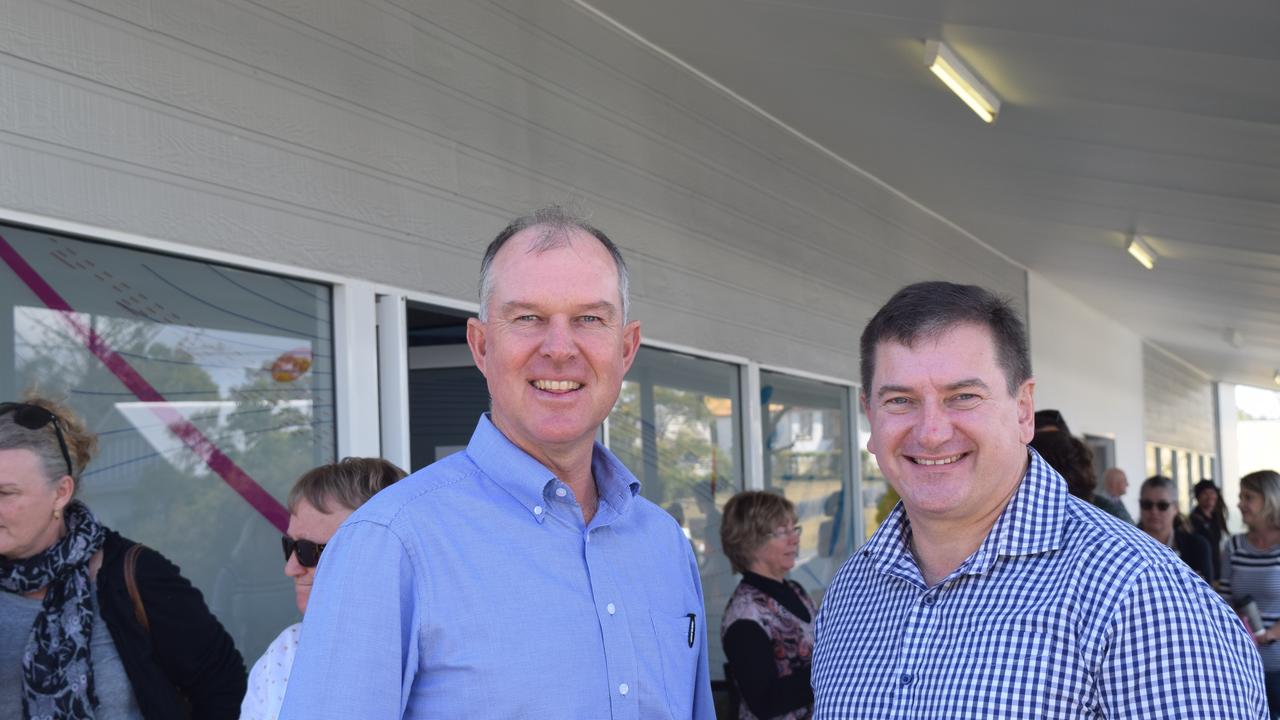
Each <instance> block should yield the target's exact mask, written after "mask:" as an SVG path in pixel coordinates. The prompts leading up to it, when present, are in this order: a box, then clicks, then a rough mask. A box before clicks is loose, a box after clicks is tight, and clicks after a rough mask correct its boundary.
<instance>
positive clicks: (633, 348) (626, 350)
mask: <svg viewBox="0 0 1280 720" xmlns="http://www.w3.org/2000/svg"><path fill="white" fill-rule="evenodd" d="M639 350H640V321H639V320H632V321H631V322H629V323H627V324H626V325H625V326H623V328H622V373H623V374H624V375H625V374H626V372H627V371H628V370H630V369H631V363H633V362H635V361H636V352H637V351H639Z"/></svg>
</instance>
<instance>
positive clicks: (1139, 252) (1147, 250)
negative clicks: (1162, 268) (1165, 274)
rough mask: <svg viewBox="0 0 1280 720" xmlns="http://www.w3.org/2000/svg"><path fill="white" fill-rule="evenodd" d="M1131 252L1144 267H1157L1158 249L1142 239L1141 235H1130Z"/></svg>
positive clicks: (1152, 268) (1149, 268)
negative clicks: (1152, 247)
mask: <svg viewBox="0 0 1280 720" xmlns="http://www.w3.org/2000/svg"><path fill="white" fill-rule="evenodd" d="M1129 254H1130V255H1132V256H1133V259H1134V260H1137V261H1138V262H1140V263H1142V267H1144V268H1146V269H1148V270H1154V269H1155V267H1156V251H1155V250H1152V249H1151V246H1150V245H1148V244H1147V242H1146V241H1145V240H1143V239H1142V236H1141V235H1130V236H1129Z"/></svg>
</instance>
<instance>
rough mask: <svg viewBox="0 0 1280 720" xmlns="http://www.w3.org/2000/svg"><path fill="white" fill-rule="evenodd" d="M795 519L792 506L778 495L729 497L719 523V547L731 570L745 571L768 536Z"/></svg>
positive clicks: (760, 492) (751, 492) (755, 492)
mask: <svg viewBox="0 0 1280 720" xmlns="http://www.w3.org/2000/svg"><path fill="white" fill-rule="evenodd" d="M795 516H796V508H795V506H794V505H792V504H791V501H790V500H788V499H786V498H785V497H783V496H782V495H779V494H777V493H772V492H766V491H764V490H746V491H744V492H740V493H738V494H737V495H734V496H733V497H731V498H729V502H727V503H725V505H724V514H723V516H722V517H721V521H720V548H721V549H722V550H724V554H725V557H727V558H729V565H730V566H732V567H733V571H734V572H737V573H740V572H744V571H745V570H746V569H747V567H748V566H749V565H751V563H752V562H754V560H755V553H756V551H757V550H759V549H760V548H761V547H762V546H763V545H764V544H765V543H766V542H768V541H769V533H771V532H773V531H774V530H775V529H777V527H778V526H779V525H781V524H784V523H786V522H788V521H789V520H791V519H794V518H795Z"/></svg>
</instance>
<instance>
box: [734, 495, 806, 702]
mask: <svg viewBox="0 0 1280 720" xmlns="http://www.w3.org/2000/svg"><path fill="white" fill-rule="evenodd" d="M720 545H721V547H722V548H724V554H725V555H726V556H728V558H729V562H730V564H731V565H732V566H733V570H734V572H740V573H742V582H740V583H738V587H737V589H735V590H734V591H733V595H731V596H730V597H729V604H728V607H726V608H725V611H724V618H723V619H722V621H721V623H720V642H721V644H722V645H723V646H724V655H725V658H726V659H727V660H728V670H729V672H730V674H731V675H732V681H733V684H734V686H735V688H736V689H737V691H738V694H739V695H740V696H741V698H742V702H741V704H740V705H739V706H738V717H739V718H742V719H743V720H748V719H750V720H756V718H779V719H785V720H798V719H799V718H807V717H809V716H810V715H812V714H813V689H812V688H811V687H810V683H809V674H810V670H811V667H812V662H813V621H814V619H815V617H816V616H817V608H816V607H815V606H814V604H813V601H812V600H810V599H809V595H808V593H806V592H805V591H804V588H803V587H801V586H800V583H798V582H796V581H794V580H788V579H787V578H786V576H787V573H788V572H790V571H791V568H793V567H795V564H796V556H797V555H798V554H799V552H800V526H799V525H797V524H796V509H795V506H794V505H792V504H791V501H790V500H788V499H786V498H785V497H783V496H781V495H778V494H776V493H771V492H761V491H758V490H749V491H747V492H740V493H738V494H737V495H734V496H733V497H731V498H729V502H728V503H725V506H724V518H723V522H722V524H721V525H720Z"/></svg>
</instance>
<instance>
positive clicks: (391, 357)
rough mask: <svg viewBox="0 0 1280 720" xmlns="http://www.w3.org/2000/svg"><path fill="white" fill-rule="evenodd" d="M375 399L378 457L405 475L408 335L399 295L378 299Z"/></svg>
mask: <svg viewBox="0 0 1280 720" xmlns="http://www.w3.org/2000/svg"><path fill="white" fill-rule="evenodd" d="M377 306H378V309H377V313H378V384H379V386H380V387H379V390H378V398H379V402H380V405H381V413H380V415H379V418H380V421H381V424H382V457H384V458H386V459H387V460H389V461H391V462H393V463H395V464H396V465H399V466H400V467H402V468H404V469H405V470H406V471H408V472H413V470H414V469H415V468H411V467H409V331H408V327H407V326H406V323H405V315H406V312H405V301H404V297H403V296H401V295H379V296H378V300H377Z"/></svg>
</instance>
